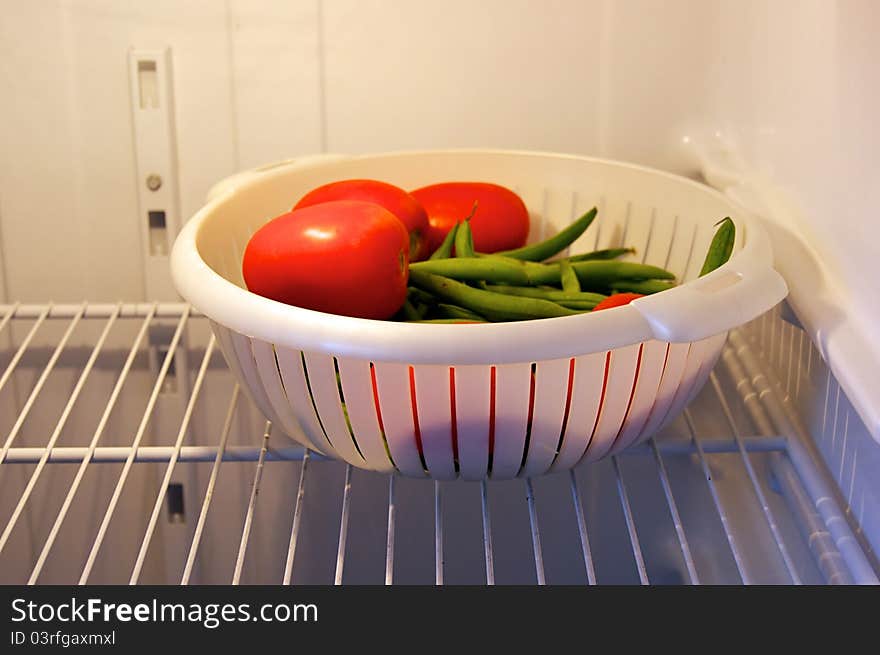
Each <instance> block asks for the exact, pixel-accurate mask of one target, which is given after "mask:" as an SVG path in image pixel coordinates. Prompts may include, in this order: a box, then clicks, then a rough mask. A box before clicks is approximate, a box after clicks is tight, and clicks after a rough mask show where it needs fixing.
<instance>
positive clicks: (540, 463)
mask: <svg viewBox="0 0 880 655" xmlns="http://www.w3.org/2000/svg"><path fill="white" fill-rule="evenodd" d="M570 367H571V360H570V359H554V360H550V361H544V362H538V365H537V366H536V367H535V400H534V406H533V409H532V429H531V432H530V433H529V452H528V453H527V454H526V465H525V467H523V472H522V474H523V475H524V476H533V475H540V474H541V473H545V472H546V471H547V469H548V468H550V464H551V463H552V462H553V459H554V458H555V457H556V452H557V450H556V449H557V448H558V446H559V436H560V435H561V434H562V421H563V418H564V416H565V400H566V397H567V396H568V372H569V369H570Z"/></svg>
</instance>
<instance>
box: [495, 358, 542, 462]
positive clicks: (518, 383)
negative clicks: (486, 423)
mask: <svg viewBox="0 0 880 655" xmlns="http://www.w3.org/2000/svg"><path fill="white" fill-rule="evenodd" d="M531 379H532V367H531V364H504V365H499V366H496V367H495V444H494V446H495V447H494V451H493V453H492V471H491V476H492V477H493V478H497V479H505V478H512V477H514V476H516V474H517V473H518V472H519V469H520V466H521V465H522V459H523V450H524V448H525V441H526V423H527V422H528V416H529V390H530V388H531Z"/></svg>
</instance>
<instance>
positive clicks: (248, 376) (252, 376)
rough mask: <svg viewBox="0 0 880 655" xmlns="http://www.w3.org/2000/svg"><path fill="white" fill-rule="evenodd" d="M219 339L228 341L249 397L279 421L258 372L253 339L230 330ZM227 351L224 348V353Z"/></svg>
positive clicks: (273, 418) (272, 418) (264, 411)
mask: <svg viewBox="0 0 880 655" xmlns="http://www.w3.org/2000/svg"><path fill="white" fill-rule="evenodd" d="M218 341H220V342H221V344H222V343H223V341H226V342H227V343H226V344H225V345H226V346H228V347H229V350H230V351H231V354H232V360H234V362H235V364H234V366H235V369H237V372H238V374H239V375H240V376H241V377H240V378H239V379H242V380H244V381H245V382H246V384H245V385H243V387H244V388H245V389H247V390H248V397H249V398H250V399H251V400H252V401H253V403H254V405H256V406H257V408H258V409H259V410H260V411H261V412H262V413H263V414H264V415H265V416H266V418H268V419H269V420H270V421H272V422H273V423H275V422H278V417H277V416H276V415H275V412H274V411H273V410H272V405H271V403H270V402H269V398H268V397H267V396H266V392H265V391H264V390H263V384H262V382H261V381H260V375H259V373H258V372H257V364H256V362H255V361H254V353H253V351H252V350H251V340H250V339H249V338H248V337H245V336H242V335H241V334H238V333H236V332H231V331H229V332H228V333H227V335H226V336H225V337H223V338H218ZM225 352H226V351H225V350H224V354H225ZM227 361H228V358H227Z"/></svg>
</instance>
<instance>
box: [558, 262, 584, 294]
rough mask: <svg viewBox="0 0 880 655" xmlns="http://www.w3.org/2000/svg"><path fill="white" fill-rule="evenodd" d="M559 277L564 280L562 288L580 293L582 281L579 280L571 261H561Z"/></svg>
mask: <svg viewBox="0 0 880 655" xmlns="http://www.w3.org/2000/svg"><path fill="white" fill-rule="evenodd" d="M559 278H560V280H561V282H562V290H563V291H568V292H570V293H578V292H579V291H580V290H581V283H580V280H578V276H577V273H575V272H574V268H572V266H571V262H569V261H565V260H563V261H561V262H559Z"/></svg>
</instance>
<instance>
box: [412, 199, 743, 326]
mask: <svg viewBox="0 0 880 655" xmlns="http://www.w3.org/2000/svg"><path fill="white" fill-rule="evenodd" d="M474 209H476V207H474ZM596 214H597V211H596V209H595V208H593V209H591V210H590V211H588V212H587V213H586V214H584V215H583V216H581V217H580V218H578V219H577V220H575V221H574V222H572V223H571V224H570V225H569V226H568V227H566V228H564V229H563V230H561V231H560V232H558V233H556V234H554V235H553V236H551V237H549V238H548V239H545V240H544V241H541V242H538V243H534V244H531V245H528V246H525V247H523V248H517V249H515V250H508V251H504V252H499V253H494V254H486V253H479V252H475V251H474V240H473V234H472V232H471V226H470V219H471V217H472V216H473V210H472V211H471V215H470V216H468V217H467V218H466V219H465V220H464V221H462V222H459V223H458V224H456V225H455V226H454V227H453V228H452V229H451V230H450V231H449V233H448V234H447V235H446V238H445V239H444V240H443V242H442V243H441V245H440V246H439V247H438V248H437V250H436V251H435V252H434V253H433V254H432V255H431V256H430V258H429V259H427V260H425V261H421V262H413V263H411V264H410V267H409V284H410V286H409V288H408V291H407V299H406V302H405V304H404V306H403V308H402V309H401V311H400V312H399V313H398V315H397V318H398V319H399V320H403V321H408V322H419V323H487V322H501V321H521V320H529V319H537V318H553V317H558V316H572V315H575V314H580V313H583V312H589V311H592V309H593V308H594V307H595V306H596V305H598V304H599V303H600V302H602V301H603V300H605V299H606V298H607V297H608V296H609V295H610V294H616V293H638V294H642V295H648V294H653V293H660V292H662V291H666V290H667V289H671V288H673V287H674V286H675V276H674V275H673V274H672V273H671V272H669V271H667V270H665V269H663V268H660V267H657V266H652V265H650V264H641V263H635V262H627V261H619V260H618V258H620V257H622V256H624V255H628V254H632V253H634V252H635V249H634V248H628V247H620V248H607V249H603V250H594V251H592V252H587V253H581V254H577V255H572V256H567V257H561V258H557V259H555V260H552V261H547V260H549V259H550V258H552V257H555V256H557V255H559V254H560V253H561V252H562V251H564V250H565V249H566V248H568V247H569V246H570V245H571V244H572V243H574V241H576V240H577V239H578V238H579V237H580V236H581V235H582V234H583V233H584V232H585V231H586V230H587V228H588V227H589V226H590V224H591V223H592V222H593V221H594V219H595V218H596ZM718 226H719V228H718V230H717V232H716V234H715V237H714V238H713V240H712V243H711V244H710V247H709V252H708V253H707V255H706V261H705V262H704V265H703V268H702V270H701V272H700V274H701V275H705V274H706V273H708V272H711V271H712V270H715V269H716V268H718V267H719V266H721V265H722V264H724V263H725V262H726V261H727V260H728V259H729V258H730V255H731V253H732V251H733V244H734V237H735V232H734V224H733V221H732V220H731V219H730V218H725V219H723V220H722V221H721V222H720V223H719V224H718Z"/></svg>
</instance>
